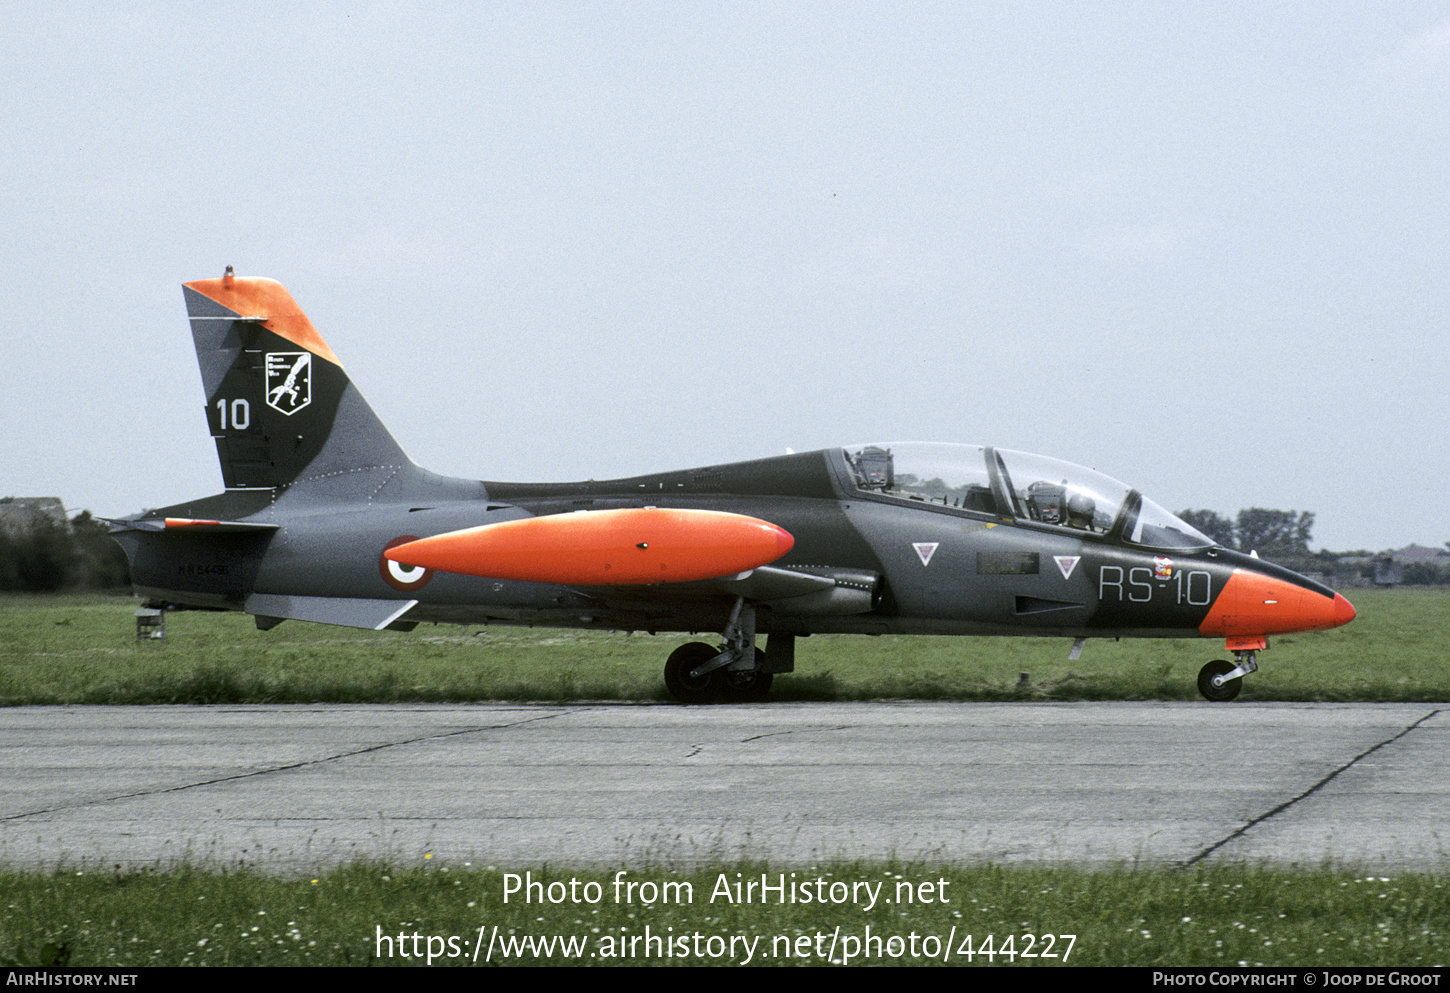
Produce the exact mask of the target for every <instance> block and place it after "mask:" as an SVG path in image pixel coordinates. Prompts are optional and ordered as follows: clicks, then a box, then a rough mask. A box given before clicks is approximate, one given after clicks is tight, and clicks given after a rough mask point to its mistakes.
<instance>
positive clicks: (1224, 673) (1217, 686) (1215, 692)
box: [1198, 649, 1259, 703]
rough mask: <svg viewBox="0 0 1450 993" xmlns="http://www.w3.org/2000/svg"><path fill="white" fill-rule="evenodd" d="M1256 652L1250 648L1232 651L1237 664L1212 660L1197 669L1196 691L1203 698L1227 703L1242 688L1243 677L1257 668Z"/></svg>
mask: <svg viewBox="0 0 1450 993" xmlns="http://www.w3.org/2000/svg"><path fill="white" fill-rule="evenodd" d="M1258 654H1259V653H1258V652H1256V651H1254V650H1252V649H1246V650H1244V651H1237V652H1234V658H1236V659H1238V665H1234V664H1233V663H1232V662H1224V661H1222V660H1217V659H1216V660H1214V661H1212V662H1210V663H1208V664H1207V665H1205V666H1204V667H1203V668H1202V669H1200V670H1198V692H1200V693H1202V694H1203V697H1204V699H1205V700H1212V701H1213V702H1214V703H1227V702H1228V701H1230V700H1232V699H1233V698H1234V697H1236V696H1238V695H1239V690H1241V689H1243V685H1244V679H1243V677H1244V676H1246V675H1248V674H1249V673H1251V672H1257V671H1258V668H1259V661H1258Z"/></svg>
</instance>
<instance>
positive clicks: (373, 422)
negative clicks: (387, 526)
mask: <svg viewBox="0 0 1450 993" xmlns="http://www.w3.org/2000/svg"><path fill="white" fill-rule="evenodd" d="M183 292H184V294H185V297H186V310H187V314H188V316H189V317H190V319H191V332H192V338H193V340H194V342H195V344H196V356H197V361H198V362H199V363H200V365H201V375H202V383H203V385H204V387H205V389H206V417H207V425H208V427H209V428H210V429H211V434H212V437H213V439H214V440H215V441H216V446H217V457H218V459H219V460H220V462H221V468H222V477H223V479H224V480H225V484H226V487H227V489H229V490H230V489H281V488H287V487H289V486H292V485H293V484H294V483H297V482H299V481H303V480H306V479H309V478H321V477H326V476H333V475H336V474H338V473H345V472H355V471H357V470H362V469H374V468H399V469H401V468H404V467H406V468H409V469H415V468H416V467H414V466H413V464H412V462H411V461H410V460H409V459H408V457H407V456H406V455H405V454H403V451H402V449H401V448H399V447H398V444H397V442H396V441H394V440H393V436H392V435H391V434H390V433H389V432H388V430H387V428H385V427H384V426H383V424H382V422H381V421H379V420H378V418H377V415H376V414H374V413H373V410H372V408H371V407H369V406H368V403H367V401H366V400H364V399H363V398H362V395H361V394H360V393H358V391H357V389H356V387H354V386H353V385H352V382H351V381H350V380H349V379H348V376H347V373H346V372H344V371H343V368H342V364H341V363H340V362H339V361H338V359H337V356H336V355H335V354H334V353H333V351H332V349H331V348H329V347H328V345H327V342H326V341H324V340H323V339H322V336H321V335H320V334H318V333H317V329H316V328H315V327H313V326H312V322H311V321H310V320H308V319H307V315H306V314H304V313H303V312H302V308H301V307H299V306H298V305H297V302H296V301H295V300H293V299H292V295H291V294H290V293H288V292H287V290H286V288H285V287H283V286H282V284H281V283H278V282H276V281H275V280H271V279H262V278H259V277H239V276H235V275H233V274H232V271H231V267H230V266H228V267H227V274H226V275H225V276H223V277H222V278H220V279H203V280H197V281H196V282H191V283H186V284H184V286H183Z"/></svg>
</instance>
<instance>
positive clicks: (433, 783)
mask: <svg viewBox="0 0 1450 993" xmlns="http://www.w3.org/2000/svg"><path fill="white" fill-rule="evenodd" d="M1447 753H1450V705H1446V704H1246V703H1234V704H1226V705H1225V704H1219V705H1213V704H1207V703H1181V704H1180V703H1078V704H963V703H911V702H904V703H870V704H859V703H848V704H763V705H752V706H716V707H678V706H666V705H613V704H597V705H591V704H583V705H575V706H557V705H528V704H519V705H497V704H489V705H474V706H280V707H267V706H249V707H72V708H57V707H21V708H11V709H5V710H0V865H3V866H6V867H9V868H26V869H33V868H48V867H53V866H57V865H67V866H98V865H103V866H108V867H109V866H113V865H119V866H122V867H138V866H157V867H166V866H170V865H174V864H176V863H178V862H182V861H189V862H191V863H193V864H198V865H204V866H210V867H224V866H236V865H241V864H246V865H251V866H257V867H261V868H264V869H267V870H269V871H270V870H274V871H284V872H286V871H306V870H308V869H312V868H325V867H328V866H332V865H337V864H338V863H340V862H344V861H349V860H353V859H358V858H368V859H373V858H381V859H388V860H396V861H399V862H403V863H407V862H415V861H417V860H421V859H423V858H424V857H425V856H429V855H431V856H432V857H433V858H434V859H435V860H439V861H458V862H462V861H470V862H473V863H474V864H479V865H496V866H499V867H507V866H528V865H539V864H541V863H544V862H548V863H549V864H551V865H555V866H558V865H578V866H600V867H608V866H631V867H635V866H640V865H644V864H656V865H667V866H688V865H691V864H694V863H697V862H700V861H704V860H713V859H720V858H727V859H728V858H740V857H750V858H759V859H769V860H770V861H771V863H772V865H775V864H781V865H785V864H803V865H809V864H813V863H815V862H817V861H819V860H826V859H838V858H846V859H856V858H865V859H875V858H882V857H886V856H895V857H897V858H900V859H906V860H946V861H951V862H981V861H992V862H996V863H1002V864H1011V863H1061V862H1067V863H1073V864H1078V865H1085V866H1105V865H1122V864H1128V865H1139V864H1157V865H1185V864H1192V863H1195V862H1200V861H1207V862H1213V861H1229V862H1234V863H1273V864H1278V865H1298V866H1304V867H1318V866H1322V865H1326V864H1328V865H1335V866H1345V867H1349V866H1353V867H1360V868H1366V869H1378V870H1405V869H1410V870H1442V871H1443V870H1444V869H1446V868H1447V867H1450V775H1447V774H1446V772H1445V764H1444V757H1445V755H1446V754H1447ZM435 864H436V862H435Z"/></svg>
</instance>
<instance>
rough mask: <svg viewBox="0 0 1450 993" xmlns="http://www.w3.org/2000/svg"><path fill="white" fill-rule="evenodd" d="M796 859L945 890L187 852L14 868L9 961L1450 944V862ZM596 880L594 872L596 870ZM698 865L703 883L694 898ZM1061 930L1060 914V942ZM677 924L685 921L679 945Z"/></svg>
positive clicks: (1076, 952) (904, 953)
mask: <svg viewBox="0 0 1450 993" xmlns="http://www.w3.org/2000/svg"><path fill="white" fill-rule="evenodd" d="M522 872H523V870H519V873H522ZM790 872H795V875H796V880H801V879H808V880H812V881H814V880H817V879H820V880H822V881H823V882H824V884H825V886H827V887H829V886H830V885H831V884H832V883H846V884H852V883H857V882H863V883H867V884H871V885H875V884H878V883H879V884H882V886H883V889H882V890H881V891H879V892H881V894H882V895H883V896H886V895H888V894H899V893H900V892H901V891H900V890H899V889H897V884H898V883H902V882H905V883H906V884H908V885H910V886H919V885H920V884H921V883H923V882H929V883H930V884H931V894H930V895H931V897H932V898H931V899H928V900H926V901H924V902H919V903H915V904H907V903H905V902H903V901H898V900H892V902H891V903H889V904H888V903H887V902H886V901H885V900H880V901H878V903H877V904H876V905H875V906H874V907H872V908H870V909H865V907H864V902H863V905H862V906H853V905H850V904H841V905H832V904H829V903H827V904H825V905H822V904H820V903H812V904H809V905H794V906H792V905H789V904H787V905H784V906H780V905H770V906H762V905H761V904H760V903H759V902H758V901H757V902H755V903H751V904H745V903H731V902H730V901H729V900H727V899H725V898H723V896H717V897H716V898H715V899H714V900H712V899H711V896H712V894H716V893H718V892H719V891H718V890H717V887H718V886H719V884H720V879H721V876H722V875H723V876H724V878H725V880H726V881H727V882H734V881H736V880H737V879H758V878H760V876H761V875H762V874H765V875H766V876H767V878H768V879H771V880H774V879H777V878H779V876H780V870H772V869H770V868H769V867H766V866H762V865H758V864H751V865H720V866H713V867H710V868H708V869H701V870H698V871H696V872H693V873H690V874H688V875H670V874H665V873H659V872H651V871H648V870H643V871H636V872H632V873H631V874H630V879H631V880H632V881H637V882H642V883H643V882H655V883H656V884H657V885H659V886H661V887H662V886H663V884H664V883H674V884H676V889H675V890H674V893H673V895H674V897H675V899H674V900H672V901H671V902H669V903H668V904H667V903H664V902H663V901H657V902H654V903H653V904H646V903H645V902H643V901H642V900H641V899H639V897H638V894H639V893H642V892H646V890H644V889H641V890H638V891H635V893H636V897H635V899H634V900H633V902H625V901H621V902H616V901H615V899H614V896H615V891H614V889H613V886H612V874H609V873H600V872H598V871H594V872H589V871H581V872H579V873H573V872H570V871H568V870H560V869H553V870H551V869H548V868H541V869H535V870H533V877H532V878H533V880H534V881H536V882H539V883H541V884H542V886H545V887H546V886H548V884H550V883H560V884H564V885H563V886H559V887H557V888H556V889H555V891H554V892H555V893H556V894H558V895H560V896H562V897H564V902H563V903H559V904H553V903H548V902H542V903H541V902H540V901H539V900H536V901H534V902H532V903H523V902H521V899H520V897H519V896H518V892H517V890H516V892H515V893H514V896H513V898H512V900H511V901H510V902H509V903H507V904H505V903H504V902H503V898H502V896H503V891H504V884H505V880H504V878H503V873H502V872H501V871H499V870H497V869H494V868H492V867H482V866H472V865H467V864H464V865H454V866H430V867H428V868H426V869H425V868H421V867H419V868H399V867H396V866H365V865H357V866H350V867H346V868H343V869H339V870H337V871H335V872H332V873H329V874H327V875H324V876H320V877H318V878H315V879H297V880H286V879H277V878H274V877H269V876H265V875H262V874H258V873H250V872H240V873H231V874H217V873H210V872H199V871H193V870H186V869H183V870H178V871H172V872H168V873H133V874H127V875H114V874H111V873H107V872H104V871H101V872H95V871H80V872H75V871H73V872H57V873H55V874H53V875H49V876H34V875H27V876H19V875H5V874H0V935H3V938H0V964H7V963H8V964H12V965H14V964H19V965H28V964H42V963H44V962H50V963H55V964H67V965H71V966H92V965H97V966H145V965H352V966H356V965H369V964H377V965H424V964H430V963H429V961H428V958H427V956H428V954H429V952H430V951H431V952H433V953H436V954H434V957H433V959H432V961H431V964H432V965H434V966H435V967H436V966H441V965H468V964H472V954H473V951H474V948H475V944H476V943H477V942H478V938H479V929H480V928H483V929H484V937H483V941H484V943H485V945H484V954H480V955H479V958H478V963H477V964H479V965H482V964H485V963H486V962H487V963H488V964H493V965H505V964H518V965H534V964H541V965H542V964H554V965H558V964H568V963H571V962H580V961H582V962H587V963H589V964H594V965H600V964H605V965H608V964H620V965H641V964H684V965H693V964H710V963H720V964H725V963H730V964H742V963H744V962H745V961H746V955H747V954H749V955H750V956H751V959H750V963H751V964H757V965H783V964H791V965H824V964H827V963H829V962H837V963H842V962H850V963H851V964H883V963H884V964H903V965H907V964H909V965H930V964H951V965H996V966H1003V965H1016V966H1027V965H1031V966H1037V967H1044V966H1046V967H1051V966H1053V965H1059V964H1064V963H1063V956H1064V955H1065V956H1066V963H1065V964H1067V965H1071V966H1084V965H1086V966H1093V965H1139V966H1142V965H1179V966H1183V965H1217V966H1237V965H1250V966H1252V965H1277V966H1283V965H1310V966H1316V967H1332V966H1349V965H1360V966H1364V965H1380V966H1386V965H1394V966H1409V965H1421V966H1429V965H1438V964H1443V963H1445V962H1447V961H1450V932H1447V928H1446V922H1447V921H1450V880H1447V879H1445V878H1444V877H1440V876H1422V875H1407V876H1398V877H1380V876H1364V875H1355V874H1352V873H1344V872H1332V871H1320V872H1307V873H1295V872H1288V871H1276V870H1265V869H1251V868H1236V867H1214V868H1202V869H1197V870H1194V871H1190V872H1178V873H1175V872H1130V871H1120V872H1086V871H1081V870H1075V869H1066V868H1041V869H1031V868H1012V869H1005V868H999V867H992V866H987V867H980V868H959V867H941V866H912V865H905V866H903V865H895V864H884V865H866V864H859V863H857V864H848V865H827V866H812V867H795V868H794V869H791V870H790ZM737 873H739V874H740V875H739V876H738V877H737V875H736V874H737ZM786 877H787V879H788V880H789V879H790V875H789V872H787V873H786ZM571 880H575V881H577V884H578V885H577V886H576V887H575V893H576V898H577V902H576V899H575V898H569V897H567V896H564V894H565V888H564V887H565V886H567V884H568V883H569V882H570V881H571ZM590 882H594V883H597V884H598V886H599V889H598V890H597V891H594V892H590V891H589V890H587V889H586V888H585V884H587V883H590ZM683 883H688V884H689V887H690V891H689V896H690V897H691V899H690V900H689V901H685V900H683V898H682V894H684V893H685V892H686V891H685V890H684V889H683V888H682V887H680V886H679V884H683ZM541 892H545V893H547V892H548V891H547V890H542V889H541ZM659 892H660V893H664V892H666V891H665V890H664V889H663V888H661V889H660V890H659ZM818 892H824V893H828V892H829V890H827V889H820V890H818ZM918 892H920V891H918ZM938 894H943V895H945V896H946V898H947V899H946V902H943V901H942V900H941V899H940V897H939V896H938ZM590 897H597V899H593V900H591V899H590ZM887 898H888V899H890V897H889V896H888V897H887ZM545 901H546V898H545ZM646 927H648V928H649V932H646ZM495 928H497V931H495V930H494V929H495ZM868 928H869V931H868ZM648 933H652V934H654V935H655V936H656V939H657V940H656V942H655V943H654V944H653V945H649V944H646V942H645V940H644V939H645V938H646V936H647V934H648ZM400 935H401V936H405V937H406V940H405V941H402V942H400V941H399V940H398V939H399V936H400ZM413 935H418V936H419V938H418V939H416V940H415V939H413V937H412V936H413ZM697 935H698V936H699V938H698V939H696V937H695V936H697ZM871 935H874V936H875V938H876V939H877V940H876V942H875V943H874V944H872V943H870V942H869V941H868V940H867V939H868V937H869V936H871ZM1045 935H1052V936H1053V938H1052V941H1051V944H1050V945H1049V944H1048V942H1047V941H1046V940H1045V939H1044V936H1045ZM1068 935H1072V936H1073V937H1072V938H1071V939H1069V938H1068V937H1066V936H1068ZM382 936H387V937H388V938H389V940H388V941H387V942H383V941H381V940H380V938H381V937H382ZM818 936H819V937H818ZM989 936H990V943H989V942H988V939H989ZM1029 936H1031V937H1029ZM430 937H431V938H434V939H435V940H434V942H433V943H432V945H431V948H430V944H429V941H428V939H429V938H430ZM661 937H663V938H666V939H681V938H683V939H687V940H686V942H685V943H684V944H680V943H678V941H672V942H671V943H670V944H669V945H666V944H664V943H663V942H661V941H660V940H658V939H660V938H661ZM449 938H454V939H455V940H454V941H453V942H452V943H451V944H450V943H449V941H448V939H449ZM732 938H734V939H736V940H735V943H734V945H733V947H732V945H731V939H732ZM752 938H754V939H756V941H755V942H754V944H753V945H752V944H751V943H750V939H752ZM562 939H568V940H569V941H570V942H571V943H572V944H570V943H566V942H565V941H564V940H562ZM632 939H633V940H632ZM802 939H804V941H802ZM913 939H914V940H913ZM1009 939H1010V940H1009ZM833 941H834V945H833V944H832V942H833ZM488 944H492V946H493V951H492V954H491V955H490V954H488V947H487V946H488ZM968 951H970V952H971V955H970V957H969V956H968V955H967V954H966V953H967V952H968ZM380 952H382V953H385V954H381V955H380V954H379V953H380ZM1024 952H1025V953H1027V954H1026V955H1025V956H1024V954H1023V953H1024ZM1043 953H1046V954H1045V955H1044V954H1043ZM1051 956H1056V957H1055V958H1054V957H1051Z"/></svg>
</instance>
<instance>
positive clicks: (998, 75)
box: [0, 0, 1450, 550]
mask: <svg viewBox="0 0 1450 993" xmlns="http://www.w3.org/2000/svg"><path fill="white" fill-rule="evenodd" d="M0 31H3V36H4V37H7V38H9V39H10V40H11V44H10V45H9V46H7V53H6V58H5V60H4V63H3V65H0V74H3V77H4V81H5V85H4V90H5V95H6V99H5V111H4V117H3V120H4V140H3V141H0V169H3V176H4V180H5V182H4V186H3V193H0V197H3V207H4V209H3V214H0V225H3V230H4V234H5V238H4V248H3V249H0V251H3V253H4V255H3V258H4V264H3V266H0V293H3V297H0V300H3V303H0V306H3V320H4V325H5V328H6V331H7V334H6V338H7V340H8V343H9V350H8V356H7V359H6V361H5V362H4V363H0V426H3V429H4V438H5V442H4V446H3V449H0V496H4V495H16V496H58V497H60V498H61V499H62V500H64V501H65V503H66V504H67V506H68V507H69V508H70V509H71V510H72V511H78V510H80V509H82V508H89V509H90V510H92V511H93V512H95V513H97V514H100V515H102V516H107V515H110V516H119V515H122V514H126V513H130V512H134V511H137V510H140V509H141V508H143V507H154V506H161V505H164V504H168V503H173V502H177V501H180V500H182V499H186V498H191V497H196V496H202V495H206V494H208V493H213V492H216V491H218V490H220V489H221V474H220V471H219V469H218V468H217V462H216V455H215V449H214V447H213V445H212V442H211V439H210V437H209V435H208V433H207V429H206V424H205V421H204V415H203V410H202V405H203V400H204V397H203V395H202V389H201V380H200V376H199V375H198V372H197V368H196V361H195V354H194V352H193V351H192V346H191V339H190V333H189V330H188V327H187V324H186V320H185V309H184V307H183V304H182V295H181V289H180V285H179V284H180V283H182V282H183V281H186V280H191V279H199V278H208V277H214V276H219V275H221V274H222V270H223V268H224V267H225V266H226V265H229V264H230V265H234V266H235V267H236V270H237V272H238V273H239V274H243V275H261V276H270V277H272V278H275V279H278V280H280V281H282V282H283V283H284V284H285V285H286V286H287V287H288V288H289V289H290V290H291V292H292V294H293V296H295V297H296V298H297V300H298V302H299V303H300V304H301V305H302V307H303V308H304V309H305V310H306V311H307V312H308V314H309V315H310V316H311V318H312V320H313V323H314V324H316V325H317V327H318V329H319V330H320V331H321V332H322V334H323V335H324V336H325V337H326V338H327V340H328V342H329V344H331V345H332V347H333V349H334V350H335V351H336V352H337V353H338V355H339V356H341V358H342V361H343V363H344V365H345V366H346V368H347V369H348V371H349V373H350V374H351V376H352V378H353V381H354V382H355V383H356V384H357V385H358V386H359V388H360V389H361V390H362V392H363V394H364V395H365V396H366V397H367V398H368V399H369V401H370V402H371V403H372V405H373V406H374V408H375V409H377V411H378V413H379V414H380V416H381V417H382V418H383V420H384V422H385V423H387V424H388V425H389V427H390V428H391V429H392V431H393V433H394V435H395V436H396V437H397V439H398V441H399V443H400V444H401V445H402V446H403V448H404V449H405V450H406V451H407V452H408V453H409V454H410V455H411V456H412V458H413V459H414V461H416V462H418V463H419V464H420V465H423V466H425V467H427V468H430V469H433V470H435V471H438V472H444V473H448V474H452V475H461V476H471V477H474V478H484V479H503V480H569V479H580V478H591V477H592V478H600V479H602V478H607V477H612V476H623V475H633V474H636V473H642V472H650V471H655V470H661V469H669V468H683V467H686V466H696V465H708V464H712V463H718V462H727V461H735V460H740V459H748V458H757V457H761V456H766V455H774V454H779V453H781V452H784V451H785V450H786V449H787V448H794V449H796V450H805V449H808V448H820V447H825V446H828V445H834V444H840V443H845V442H866V441H907V440H923V441H962V442H971V443H985V444H995V445H999V446H1002V447H1006V448H1015V449H1023V450H1027V451H1036V452H1043V453H1045V454H1049V455H1054V456H1057V457H1059V458H1064V459H1068V460H1070V461H1075V462H1081V463H1083V464H1086V465H1090V466H1092V467H1094V468H1096V469H1098V470H1100V471H1102V472H1106V473H1108V474H1109V475H1112V476H1116V477H1118V478H1120V479H1122V480H1124V481H1125V482H1127V483H1129V484H1130V485H1133V486H1136V487H1138V488H1140V489H1142V490H1143V491H1144V492H1146V493H1147V494H1148V495H1149V496H1151V497H1153V498H1154V499H1156V500H1157V501H1158V502H1159V503H1161V504H1163V505H1165V506H1167V507H1168V508H1170V509H1174V510H1181V509H1186V508H1190V507H1191V508H1207V509H1211V510H1215V511H1218V512H1220V513H1223V514H1226V515H1230V516H1231V515H1233V514H1235V513H1236V512H1237V511H1238V510H1239V509H1240V508H1242V507H1249V506H1260V507H1273V508H1279V509H1285V510H1289V509H1292V510H1301V511H1302V510H1310V511H1313V512H1315V514H1316V515H1317V525H1316V528H1315V532H1314V535H1315V542H1314V544H1315V547H1325V548H1330V549H1334V550H1346V549H1354V548H1365V547H1367V548H1371V549H1380V548H1388V547H1395V546H1401V545H1405V544H1408V543H1410V542H1419V543H1421V544H1430V545H1440V544H1441V543H1442V542H1444V541H1446V540H1447V539H1450V514H1447V512H1446V510H1447V504H1450V444H1447V438H1446V435H1447V430H1446V421H1447V413H1450V399H1447V392H1450V390H1447V388H1450V362H1447V359H1446V354H1445V353H1446V347H1447V334H1446V325H1447V315H1450V279H1447V275H1450V274H1447V265H1450V209H1447V200H1450V165H1447V163H1450V141H1447V135H1450V9H1447V7H1446V5H1445V4H1444V3H1442V2H1435V3H1416V2H1365V3H1343V2H1332V0H1325V2H1318V3H1313V4H1304V3H1298V2H1294V3H1261V2H1244V3H1204V2H1195V3H1176V2H1175V3H1131V4H1128V3H1118V4H1113V3H1077V2H1073V3H1038V4H1029V3H1004V4H985V3H950V4H948V3H942V4H934V3H908V4H887V3H879V4H849V3H835V2H833V3H825V4H821V3H809V4H807V3H784V2H774V3H764V4H752V3H741V2H738V0H732V2H729V3H720V4H707V3H700V2H691V3H684V4H680V3H658V4H656V3H644V2H630V3H623V2H621V3H567V4H551V3H484V2H469V3H461V4H446V3H402V4H393V3H341V4H327V3H299V4H272V3H265V2H262V3H259V2H256V0H249V2H247V3H242V4H232V3H223V2H216V0H209V2H206V3H195V2H185V3H151V4H147V3H126V4H101V3H96V2H90V3H60V2H53V3H45V4H29V3H8V4H3V5H0Z"/></svg>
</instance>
